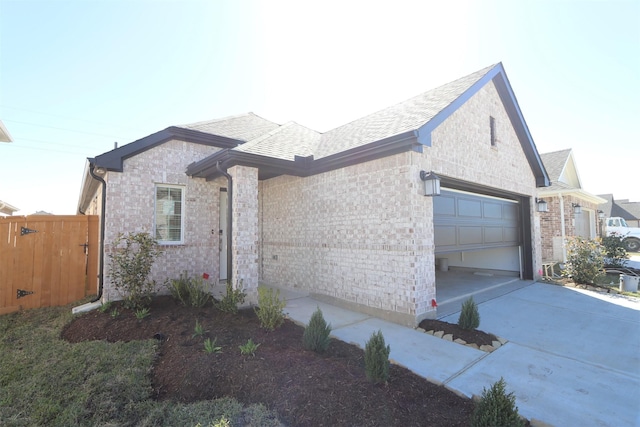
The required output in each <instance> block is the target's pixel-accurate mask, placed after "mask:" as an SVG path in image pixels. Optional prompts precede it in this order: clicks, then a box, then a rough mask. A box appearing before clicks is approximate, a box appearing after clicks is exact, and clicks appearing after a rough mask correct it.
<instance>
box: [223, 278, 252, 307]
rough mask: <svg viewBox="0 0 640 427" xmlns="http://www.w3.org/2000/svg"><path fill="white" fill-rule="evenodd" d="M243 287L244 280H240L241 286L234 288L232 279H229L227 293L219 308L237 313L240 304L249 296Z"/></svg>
mask: <svg viewBox="0 0 640 427" xmlns="http://www.w3.org/2000/svg"><path fill="white" fill-rule="evenodd" d="M242 289H243V283H242V280H240V287H239V288H238V289H233V285H232V284H231V280H227V293H226V294H225V296H224V297H222V300H220V301H219V302H218V308H219V309H220V310H222V311H224V312H227V313H237V312H238V305H240V304H242V303H243V302H244V298H245V297H246V296H247V294H245V293H244V292H243V290H242Z"/></svg>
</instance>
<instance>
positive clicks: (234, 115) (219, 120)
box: [176, 111, 280, 127]
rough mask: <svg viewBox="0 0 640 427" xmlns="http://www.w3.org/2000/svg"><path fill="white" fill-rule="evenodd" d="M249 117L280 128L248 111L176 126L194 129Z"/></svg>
mask: <svg viewBox="0 0 640 427" xmlns="http://www.w3.org/2000/svg"><path fill="white" fill-rule="evenodd" d="M247 116H253V117H257V118H259V119H262V120H266V121H268V122H271V123H274V124H276V125H278V126H280V124H279V123H276V122H272V121H271V120H269V119H265V118H264V117H262V116H259V115H257V114H256V113H254V112H253V111H248V112H246V113H241V114H232V115H230V116H225V117H220V118H217V119H210V120H201V121H199V122H193V123H183V124H181V125H176V127H183V126H192V127H193V126H198V125H203V124H211V123H219V122H224V121H227V120H231V119H239V118H240V117H247Z"/></svg>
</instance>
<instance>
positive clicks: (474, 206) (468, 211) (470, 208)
mask: <svg viewBox="0 0 640 427" xmlns="http://www.w3.org/2000/svg"><path fill="white" fill-rule="evenodd" d="M458 216H462V217H467V218H482V203H480V201H479V200H468V199H462V198H461V199H458Z"/></svg>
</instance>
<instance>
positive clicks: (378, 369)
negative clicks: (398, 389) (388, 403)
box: [364, 330, 391, 383]
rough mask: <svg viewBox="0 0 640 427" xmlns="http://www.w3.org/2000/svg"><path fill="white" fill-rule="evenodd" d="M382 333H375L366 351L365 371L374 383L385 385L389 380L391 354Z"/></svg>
mask: <svg viewBox="0 0 640 427" xmlns="http://www.w3.org/2000/svg"><path fill="white" fill-rule="evenodd" d="M390 352H391V347H389V346H388V345H385V342H384V336H383V335H382V331H380V330H378V332H374V333H373V334H371V338H369V341H367V344H366V346H365V349H364V369H365V373H366V374H367V378H368V379H369V380H370V381H373V382H374V383H384V382H386V381H387V379H388V378H389V353H390Z"/></svg>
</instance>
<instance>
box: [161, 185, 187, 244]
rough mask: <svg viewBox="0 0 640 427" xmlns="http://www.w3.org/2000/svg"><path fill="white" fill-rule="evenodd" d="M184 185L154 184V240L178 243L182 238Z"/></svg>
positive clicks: (181, 241)
mask: <svg viewBox="0 0 640 427" xmlns="http://www.w3.org/2000/svg"><path fill="white" fill-rule="evenodd" d="M183 206H184V187H180V186H177V185H164V184H158V185H156V206H155V228H156V240H157V241H158V243H163V244H180V243H183V238H184V211H183V209H182V208H183Z"/></svg>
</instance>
